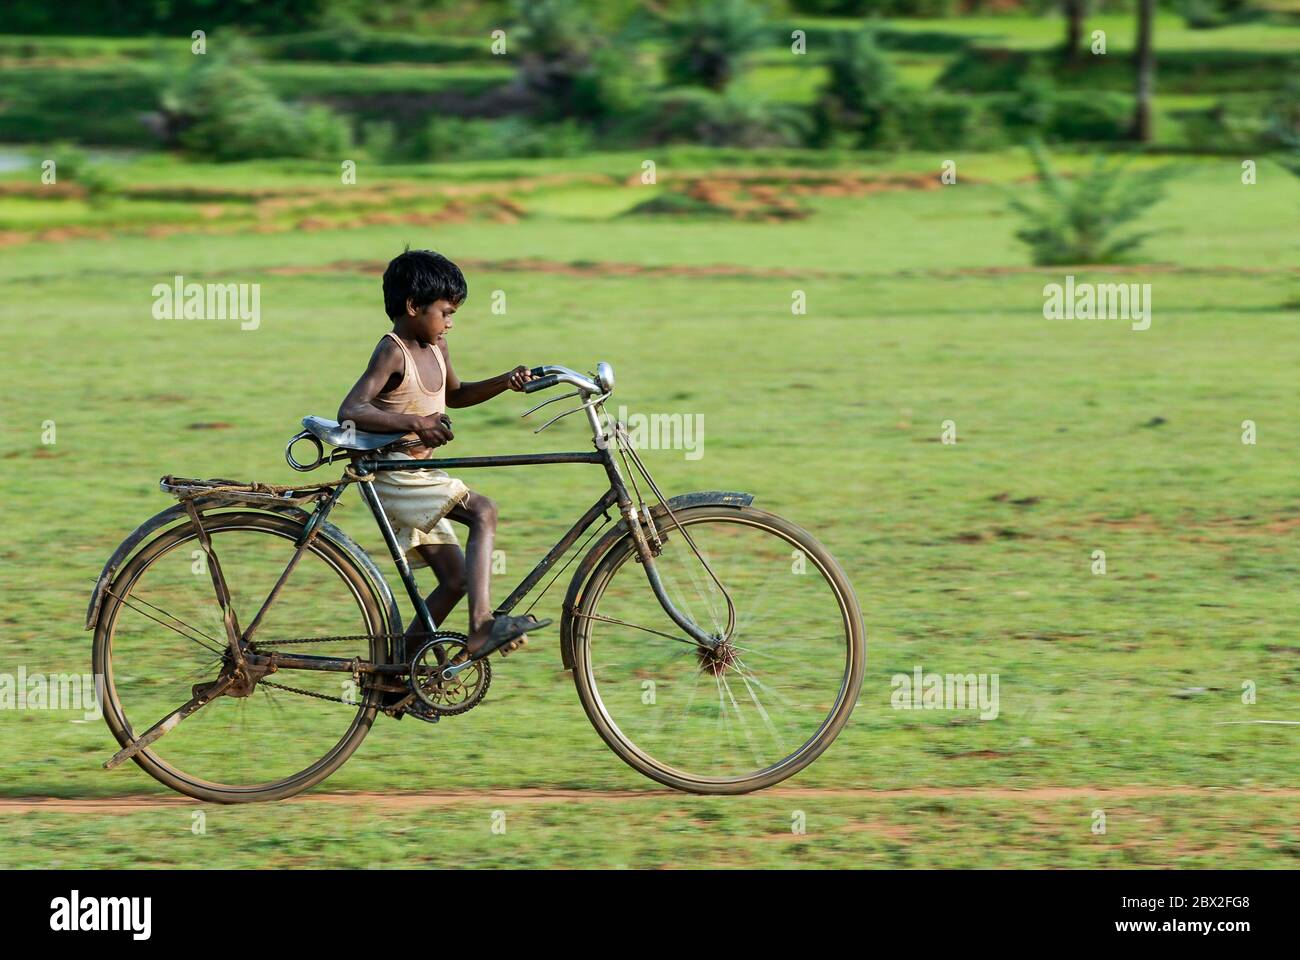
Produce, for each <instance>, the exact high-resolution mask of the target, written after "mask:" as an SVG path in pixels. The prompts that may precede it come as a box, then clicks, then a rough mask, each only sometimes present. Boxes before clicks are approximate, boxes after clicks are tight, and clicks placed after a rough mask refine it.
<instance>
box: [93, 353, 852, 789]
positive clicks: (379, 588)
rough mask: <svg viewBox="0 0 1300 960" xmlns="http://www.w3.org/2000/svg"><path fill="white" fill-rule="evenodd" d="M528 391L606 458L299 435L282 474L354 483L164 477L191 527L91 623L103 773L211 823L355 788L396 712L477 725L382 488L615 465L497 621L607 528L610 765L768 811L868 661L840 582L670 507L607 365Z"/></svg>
mask: <svg viewBox="0 0 1300 960" xmlns="http://www.w3.org/2000/svg"><path fill="white" fill-rule="evenodd" d="M533 373H534V376H535V377H537V379H535V380H532V381H530V382H529V383H528V385H527V386H526V388H525V389H526V390H527V392H529V393H533V392H536V391H539V390H544V389H548V388H550V387H554V386H556V385H558V384H567V385H569V386H572V387H574V388H576V389H575V390H574V391H573V392H571V393H565V394H562V395H560V396H556V397H552V398H550V399H549V400H545V401H543V402H542V403H540V404H538V405H537V406H535V407H533V408H532V409H530V410H528V411H526V412H525V413H524V414H522V416H525V417H526V416H529V415H530V414H532V413H534V412H536V411H537V410H540V409H541V408H542V407H545V406H546V405H547V404H549V403H553V402H555V401H557V400H563V399H569V398H575V397H576V398H578V405H577V406H575V407H573V408H572V409H570V410H566V411H565V412H564V413H561V414H559V415H558V416H556V417H553V418H552V419H551V420H549V421H547V422H546V423H545V424H543V425H542V426H540V427H538V428H537V429H536V430H535V431H534V432H535V433H540V432H541V431H543V430H545V429H547V428H548V427H550V426H551V425H552V424H554V423H556V422H558V421H559V420H562V419H564V418H565V417H567V416H569V415H570V414H574V413H579V412H583V413H585V415H586V419H587V422H588V424H589V425H590V427H591V429H592V443H593V446H594V448H595V449H594V451H593V452H589V453H588V452H574V453H558V452H557V453H530V454H515V455H505V456H479V457H450V458H439V459H428V460H422V461H411V460H409V459H407V460H397V459H384V453H385V452H386V451H388V450H392V449H396V448H397V447H399V446H401V445H403V441H402V440H401V437H400V436H399V435H396V434H373V433H366V432H362V431H356V430H352V429H350V428H349V427H348V426H347V425H340V424H337V423H335V422H334V421H331V420H325V419H322V418H319V417H306V418H304V420H303V426H304V429H303V430H302V431H301V432H300V433H298V434H297V435H296V436H294V437H293V438H291V439H290V440H289V442H288V444H287V445H286V447H285V459H286V460H287V461H288V463H289V465H290V466H291V467H293V468H294V469H295V470H299V471H303V472H307V471H311V470H315V469H317V468H318V467H321V466H323V465H326V464H330V463H333V462H335V461H336V460H346V461H347V465H346V467H345V469H344V473H343V476H342V477H340V478H339V479H338V480H335V481H325V482H320V483H303V484H288V485H280V486H275V485H269V484H263V483H239V482H237V481H230V480H221V479H215V480H194V479H186V478H176V477H172V476H167V477H164V478H163V479H162V481H161V483H160V486H161V488H162V489H163V490H164V491H166V492H170V493H172V494H173V495H175V496H176V497H177V498H178V499H179V501H180V502H179V503H177V504H176V505H175V506H173V507H171V508H170V509H168V510H164V511H162V512H161V513H159V514H157V515H156V516H154V517H152V518H151V519H149V520H148V521H146V522H145V523H143V524H142V525H141V526H140V527H138V528H137V529H136V530H135V531H134V532H133V533H131V534H130V535H129V536H128V537H127V538H126V540H125V541H123V543H122V544H121V545H120V546H119V547H118V548H117V550H116V551H115V552H114V554H113V555H112V556H111V557H110V558H109V560H108V562H107V563H106V564H105V565H104V568H103V571H102V572H101V574H100V576H99V578H98V580H97V581H96V585H95V590H94V593H93V595H92V598H91V601H90V607H89V609H88V611H87V616H86V629H88V630H89V629H93V630H94V652H93V669H94V673H95V674H96V676H97V677H102V678H103V681H102V691H103V696H102V698H101V699H102V704H103V707H104V717H105V720H106V722H107V723H108V727H109V729H110V730H111V731H112V733H113V736H114V737H115V738H116V740H117V742H118V744H119V745H120V746H121V749H120V750H119V751H118V752H117V753H116V754H115V755H114V756H113V757H112V758H111V759H110V760H108V761H107V762H106V763H105V767H107V768H109V769H113V768H115V767H117V766H119V765H121V764H122V763H124V762H125V761H126V760H128V759H129V760H132V761H134V762H135V763H136V764H137V765H138V766H140V767H141V768H143V769H144V770H145V771H146V772H147V773H149V774H150V775H151V776H153V777H154V778H155V779H157V780H158V781H160V782H161V783H163V784H165V785H167V786H168V787H171V788H172V789H174V790H177V791H179V792H181V793H183V794H186V795H188V796H191V797H194V798H196V799H199V800H206V801H213V802H221V803H240V802H248V801H262V800H279V799H283V798H285V797H289V796H293V795H294V794H297V793H299V792H301V791H303V790H306V789H308V788H310V787H312V786H315V785H316V784H318V783H320V782H321V781H322V780H324V779H325V778H326V777H328V776H329V775H330V774H332V773H333V772H334V771H335V770H337V769H338V768H339V767H340V766H341V765H342V764H343V763H344V762H345V761H346V760H347V759H348V757H349V756H350V755H351V754H352V753H353V751H355V750H356V748H357V746H358V745H359V744H360V743H361V741H362V740H363V739H364V738H365V736H366V734H367V733H368V732H369V730H370V727H371V725H372V724H373V722H374V720H375V717H376V716H377V715H378V714H379V713H381V712H382V713H385V714H387V715H389V716H393V717H397V718H400V717H404V716H413V717H416V718H418V719H419V720H422V721H427V722H430V723H436V722H440V721H441V720H443V719H446V718H450V717H454V716H458V715H462V714H464V713H466V712H468V711H469V710H472V709H473V708H474V707H475V706H477V705H478V704H479V703H481V702H482V700H483V697H484V695H485V694H486V692H487V689H488V687H489V685H490V683H491V679H492V669H491V664H490V663H489V661H488V660H487V659H474V658H470V659H465V658H464V657H463V656H462V654H463V653H464V651H465V643H466V637H465V635H464V634H461V633H456V632H454V631H448V630H442V629H439V625H438V624H436V623H434V622H433V620H432V618H431V616H430V614H429V610H428V608H427V607H426V605H425V602H424V599H423V596H422V595H421V593H420V590H419V588H418V587H417V585H416V582H415V579H414V576H413V574H412V572H411V568H410V566H409V564H408V563H407V560H406V557H405V556H404V554H403V552H402V550H401V549H400V548H399V545H398V543H397V541H396V539H395V538H394V535H393V529H392V527H391V525H390V524H389V522H388V519H387V517H386V516H385V514H384V511H383V509H382V507H381V506H380V503H379V499H378V496H377V495H376V493H375V491H374V489H373V486H372V484H371V482H370V481H372V480H373V479H374V477H375V476H376V475H377V474H379V473H382V472H384V471H387V470H411V469H421V468H438V469H445V470H457V471H459V470H465V469H471V468H486V467H514V466H532V465H541V464H576V463H582V464H595V465H599V466H601V467H602V468H603V469H604V471H605V474H606V478H607V480H608V484H609V488H608V489H607V490H606V491H605V493H604V494H603V495H602V496H601V497H600V499H598V500H597V501H596V502H595V503H594V504H592V506H591V507H590V508H589V509H588V510H587V511H586V513H584V514H583V515H582V516H581V517H580V518H579V519H578V520H577V521H576V522H575V523H574V524H573V526H572V527H570V528H569V530H568V532H567V533H566V534H565V535H564V536H563V537H562V538H561V539H560V540H559V541H558V542H557V543H556V544H555V545H554V546H553V547H552V548H551V549H550V550H549V551H548V552H547V554H546V556H545V557H543V558H542V559H541V560H540V561H539V562H538V563H537V565H536V566H535V567H534V568H533V569H532V570H531V571H530V572H529V573H528V575H527V576H526V577H525V578H524V579H523V580H522V581H521V582H520V583H519V585H518V586H517V587H515V589H514V590H512V591H511V593H510V594H509V596H507V597H506V599H505V600H504V601H503V602H502V603H501V604H500V605H499V606H498V607H497V609H496V611H495V615H498V616H499V615H502V614H506V613H509V612H510V611H511V610H512V609H514V607H515V606H516V605H517V604H518V603H519V602H520V600H522V599H523V597H524V596H526V595H527V594H528V593H530V592H531V591H532V590H533V588H534V587H535V586H537V584H538V583H539V582H540V581H541V579H542V578H543V577H544V576H545V575H546V574H547V572H548V571H550V569H551V568H552V567H553V566H554V565H555V564H556V563H557V562H558V561H559V560H560V559H561V558H562V557H563V556H564V555H565V554H566V553H568V552H569V550H570V549H571V548H572V546H573V545H574V544H575V543H576V542H577V540H578V539H579V538H580V537H581V536H583V534H585V533H586V532H587V531H588V529H589V528H591V527H592V525H593V524H595V523H596V521H597V519H598V518H600V517H602V516H603V517H604V522H603V523H602V524H600V526H598V527H596V529H595V530H594V531H593V532H592V533H591V534H590V535H589V536H588V537H587V540H586V541H585V543H584V544H583V547H586V546H588V545H589V544H591V541H592V540H593V539H595V538H596V537H598V536H599V537H600V539H599V540H598V541H597V542H596V543H595V545H594V546H591V548H590V549H589V550H587V552H586V553H585V555H583V556H582V559H581V561H580V562H579V563H578V566H577V568H576V569H575V571H574V573H573V576H572V578H571V580H570V582H569V587H568V591H567V593H566V595H565V598H564V601H563V604H562V614H561V617H560V623H559V630H560V652H561V658H562V661H563V664H564V667H565V669H566V670H569V671H571V672H572V674H573V678H574V682H575V684H576V687H577V691H578V697H579V699H580V700H581V702H582V706H583V708H584V710H585V711H586V714H587V717H588V718H589V719H590V721H591V723H592V725H593V726H594V727H595V729H596V732H597V733H598V734H599V735H600V737H601V738H602V739H603V740H604V741H605V743H606V744H607V745H608V746H609V747H610V749H612V750H613V752H614V753H615V754H616V755H617V756H618V757H620V758H621V759H622V760H624V761H625V762H626V763H628V764H629V765H630V766H632V767H633V768H634V769H636V770H637V771H639V772H640V773H642V774H644V775H645V776H647V777H650V778H651V779H653V780H655V781H657V782H659V783H662V784H665V785H667V786H670V787H674V788H677V789H680V790H685V791H690V792H695V793H709V794H736V793H745V792H748V791H751V790H757V789H761V788H763V787H767V786H770V785H772V784H774V783H777V782H779V781H781V780H784V779H785V778H787V777H789V776H791V775H792V774H794V773H796V772H798V771H799V770H801V769H803V768H804V767H806V766H807V765H808V764H809V763H811V762H812V761H813V760H814V759H816V758H817V757H818V756H819V755H820V754H821V753H822V752H823V751H824V750H825V749H826V748H827V747H828V746H829V745H830V743H831V741H833V740H834V739H835V737H836V736H837V735H838V734H839V732H840V731H841V730H842V729H843V727H844V725H845V723H846V722H847V721H848V718H849V715H850V713H851V711H852V709H853V706H854V704H855V702H856V700H857V696H858V692H859V690H860V688H861V684H862V676H863V669H864V664H865V658H866V639H865V630H864V628H863V624H862V616H861V612H860V611H859V608H858V602H857V598H856V596H855V595H854V591H853V588H852V586H851V585H850V583H849V581H848V579H847V578H846V577H845V575H844V572H843V571H842V570H841V568H840V566H839V564H838V563H836V561H835V559H834V558H833V557H831V555H830V554H829V553H828V552H827V551H826V550H825V548H824V547H823V546H822V545H821V544H820V543H818V542H817V541H816V540H815V539H814V538H813V537H812V536H811V535H810V534H809V533H807V532H806V531H804V530H803V529H801V528H800V527H798V526H796V525H795V524H793V523H790V522H789V521H787V520H784V519H782V518H781V517H778V516H776V515H774V514H771V513H767V512H765V511H762V510H759V509H756V508H755V507H753V506H752V501H753V497H752V495H750V494H747V493H738V492H727V491H703V492H696V493H688V494H684V495H681V496H676V497H672V498H671V499H664V497H663V495H662V493H661V492H660V490H659V488H658V486H657V485H656V484H655V482H654V480H653V479H652V478H651V476H650V474H649V472H648V470H647V469H646V468H645V465H644V463H643V462H642V460H641V458H640V456H639V455H638V453H637V451H636V449H635V445H634V444H633V443H632V442H631V440H630V437H629V436H628V434H627V431H626V428H625V426H624V425H623V424H621V423H618V422H616V421H614V420H612V419H611V418H610V417H609V416H608V415H607V414H606V413H605V409H604V404H605V402H606V401H607V400H608V399H609V397H610V395H611V394H612V392H613V389H614V371H613V368H612V367H611V366H610V365H609V364H607V363H601V364H599V365H598V366H597V370H596V372H595V373H594V374H588V375H583V374H579V373H577V372H575V371H573V370H570V369H569V368H567V367H562V366H542V367H537V368H534V369H533ZM301 442H308V443H310V444H313V445H314V450H315V459H314V460H313V461H310V462H299V461H298V460H297V459H296V458H295V455H294V449H295V446H296V445H297V444H299V443H301ZM326 445H329V446H330V447H331V448H332V449H331V450H330V451H329V452H328V453H327V452H326V450H325V447H326ZM620 463H621V464H622V469H620ZM638 478H640V479H641V480H642V481H644V483H645V485H646V488H647V489H646V494H645V495H651V496H652V499H653V500H654V501H655V503H654V505H653V506H647V504H646V500H645V495H643V492H642V490H641V488H640V484H639V483H638ZM629 482H630V489H629ZM353 486H355V487H357V488H358V490H359V491H360V493H361V495H362V498H363V499H364V500H365V502H366V504H367V505H368V506H369V508H370V512H371V514H372V515H373V516H374V519H375V522H376V524H377V525H378V527H379V531H380V533H381V534H382V535H383V538H384V541H385V543H386V544H387V547H388V550H389V552H390V554H391V555H392V559H393V562H394V564H395V566H396V568H397V571H398V574H399V577H400V579H401V581H402V584H403V585H404V586H405V588H406V592H407V595H408V597H409V598H410V601H411V604H412V606H413V607H414V610H415V613H416V616H417V617H418V618H419V622H420V624H421V625H422V626H423V627H424V636H423V637H422V638H421V640H420V641H419V642H418V643H417V644H416V649H414V650H407V649H406V642H405V634H404V629H403V624H404V619H403V617H402V615H401V613H400V611H399V608H398V605H397V602H396V600H395V598H394V596H393V593H392V591H391V589H390V587H389V585H388V583H387V581H386V580H385V578H384V576H383V574H381V573H380V571H379V568H378V567H377V566H376V564H375V563H374V561H373V560H372V559H371V558H370V557H369V555H367V554H366V553H365V551H363V550H362V549H361V548H360V547H359V546H357V545H356V544H355V543H354V542H353V541H352V540H351V539H350V538H349V537H348V536H347V534H345V533H344V532H343V531H342V530H341V529H339V528H338V527H337V526H335V525H334V524H333V523H330V522H329V520H328V517H329V515H330V512H331V511H332V510H333V508H334V506H335V505H336V504H337V503H338V501H339V497H340V495H341V494H342V493H343V491H344V490H345V489H347V488H348V487H353ZM308 504H314V507H313V508H312V509H311V510H310V511H309V510H307V509H306V506H307V505H308ZM611 510H617V512H618V515H619V517H620V519H619V521H614V520H613V519H612V518H611V517H610V511H611ZM611 523H612V524H613V525H612V526H609V529H605V528H606V526H608V525H609V524H611ZM602 531H603V535H602ZM579 553H581V550H579V551H577V552H575V553H574V554H573V556H571V557H570V558H569V560H568V561H567V562H566V563H565V564H564V566H562V567H560V568H559V569H558V570H557V571H556V572H555V574H554V575H553V576H552V577H551V580H550V581H549V582H548V583H547V584H546V586H545V587H544V588H543V590H542V592H541V594H539V595H538V598H537V599H540V597H541V596H542V595H544V594H545V592H546V590H549V589H550V586H551V585H552V584H553V583H554V582H555V581H556V580H557V579H558V578H559V576H560V575H561V574H562V573H563V572H564V570H565V569H567V567H568V566H569V565H570V564H571V563H572V562H573V560H574V559H575V558H576V557H577V556H578V555H579ZM281 567H282V569H281ZM637 567H640V568H641V572H642V574H643V575H644V579H642V577H641V576H639V575H638V574H637V573H636V572H635V571H636V568H637ZM277 571H278V572H277ZM647 582H648V584H649V590H648V591H647V590H646V583H647ZM286 594H290V595H289V596H286ZM214 595H215V600H216V603H215V604H214V603H213V602H212V601H213V597H214ZM536 602H537V600H536V599H535V600H534V601H533V605H535V604H536ZM531 608H532V607H531V606H530V607H529V609H531ZM126 611H133V612H134V613H135V614H138V615H139V616H130V617H127V616H123V613H124V612H126ZM250 611H255V612H253V615H252V619H251V620H249V621H248V622H247V626H241V623H242V622H243V619H242V616H241V614H242V615H243V616H247V614H248V613H249V612H250ZM665 618H666V619H665ZM182 640H183V641H184V642H182ZM461 661H463V662H461ZM285 674H291V675H292V678H293V682H292V683H289V682H281V681H282V680H283V679H285V677H284V675H285ZM178 704H179V705H178ZM326 704H329V705H330V708H329V709H326V707H325V705H326ZM337 704H342V705H343V706H344V709H341V710H340V709H339V708H338V707H337V706H336V705H337ZM141 724H148V726H144V727H143V731H144V732H143V733H138V734H137V732H136V731H137V730H138V729H141V726H140V725H141Z"/></svg>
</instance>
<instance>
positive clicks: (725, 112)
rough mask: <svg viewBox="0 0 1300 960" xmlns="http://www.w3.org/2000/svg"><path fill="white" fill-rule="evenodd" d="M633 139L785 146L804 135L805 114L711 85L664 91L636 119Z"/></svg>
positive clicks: (807, 127)
mask: <svg viewBox="0 0 1300 960" xmlns="http://www.w3.org/2000/svg"><path fill="white" fill-rule="evenodd" d="M635 126H636V127H637V129H638V133H639V139H642V140H648V141H649V142H651V143H698V144H702V145H704V146H712V147H750V148H754V147H785V146H795V145H799V144H801V143H803V142H804V141H805V140H806V139H807V137H808V134H809V123H808V117H807V114H806V113H805V112H804V111H803V110H801V109H800V108H799V107H797V106H795V105H792V104H784V103H769V102H767V101H764V100H759V99H756V98H755V97H753V96H738V95H735V94H732V93H716V92H714V91H712V90H689V89H679V90H670V91H668V92H667V93H665V94H662V95H660V96H658V97H656V98H654V99H653V100H652V101H651V102H650V103H649V104H648V105H647V107H646V109H645V111H644V113H643V115H642V116H641V117H640V118H639V120H637V121H636V123H635Z"/></svg>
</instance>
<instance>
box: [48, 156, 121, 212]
mask: <svg viewBox="0 0 1300 960" xmlns="http://www.w3.org/2000/svg"><path fill="white" fill-rule="evenodd" d="M51 158H52V159H53V160H54V163H55V177H56V178H57V180H58V182H64V183H75V184H76V185H77V186H79V187H81V189H82V190H84V191H85V194H86V203H88V204H90V206H92V207H102V206H104V205H105V204H106V203H108V201H109V200H110V199H111V198H112V197H113V195H114V194H116V193H117V192H118V191H119V189H120V186H119V184H118V182H117V180H115V179H114V178H113V177H112V176H110V175H109V174H108V173H107V172H105V170H104V168H103V166H101V165H100V164H97V163H92V162H91V160H90V157H88V156H87V155H86V154H85V152H83V151H81V150H79V149H77V148H76V147H74V146H72V144H69V143H60V144H57V145H55V147H54V148H53V150H51V151H40V152H39V153H38V154H34V155H33V160H35V161H36V163H37V165H40V164H41V163H42V162H44V161H45V160H47V159H51Z"/></svg>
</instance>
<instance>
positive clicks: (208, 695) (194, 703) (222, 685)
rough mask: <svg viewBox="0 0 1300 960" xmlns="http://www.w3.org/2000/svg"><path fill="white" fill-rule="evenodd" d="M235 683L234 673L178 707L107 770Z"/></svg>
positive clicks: (121, 752)
mask: <svg viewBox="0 0 1300 960" xmlns="http://www.w3.org/2000/svg"><path fill="white" fill-rule="evenodd" d="M234 682H235V675H234V674H233V673H230V674H227V675H226V676H225V677H224V678H222V679H220V680H218V681H216V683H214V684H212V685H211V686H208V687H207V688H206V689H204V690H203V692H202V693H198V694H195V695H194V697H193V698H192V699H191V700H190V701H189V702H188V703H186V704H184V705H183V706H180V707H177V708H176V709H175V710H173V711H172V712H171V713H169V714H168V715H167V716H165V717H163V718H162V719H161V720H159V721H158V722H157V723H155V724H154V725H153V726H152V727H150V728H149V729H148V730H146V731H145V732H144V735H143V736H139V737H136V738H135V740H133V741H132V742H131V744H130V745H129V746H126V747H123V748H122V749H121V750H119V751H117V753H115V754H113V756H112V757H111V758H110V759H109V760H107V761H106V762H105V763H104V769H105V770H112V769H114V768H115V767H118V766H120V765H121V764H123V763H125V762H126V761H127V760H130V759H131V758H132V757H134V756H135V755H136V754H137V753H139V752H140V751H141V750H143V749H144V748H145V747H147V746H149V745H150V744H152V743H154V742H155V741H157V740H158V739H159V738H160V737H162V736H163V735H164V734H166V733H168V732H169V731H171V730H172V729H173V728H174V727H175V726H176V725H177V724H179V723H180V722H181V721H182V720H184V719H185V718H186V717H188V716H190V715H191V714H193V713H195V712H196V711H198V709H199V708H200V707H205V706H207V705H208V704H209V703H211V702H212V701H213V700H215V699H216V698H217V697H219V696H221V695H222V694H223V693H225V692H226V690H227V689H228V688H229V687H230V686H231V685H232V684H233V683H234Z"/></svg>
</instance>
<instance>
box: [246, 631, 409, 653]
mask: <svg viewBox="0 0 1300 960" xmlns="http://www.w3.org/2000/svg"><path fill="white" fill-rule="evenodd" d="M404 636H406V634H404V633H353V634H348V635H347V636H337V637H299V638H297V639H296V640H276V641H275V642H274V643H273V644H272V646H276V647H283V646H288V645H289V644H291V643H343V642H344V641H347V640H396V639H398V638H400V637H404ZM249 646H250V647H252V648H254V650H256V648H257V646H258V644H257V641H256V640H255V641H253V642H252V643H251V644H249Z"/></svg>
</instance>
